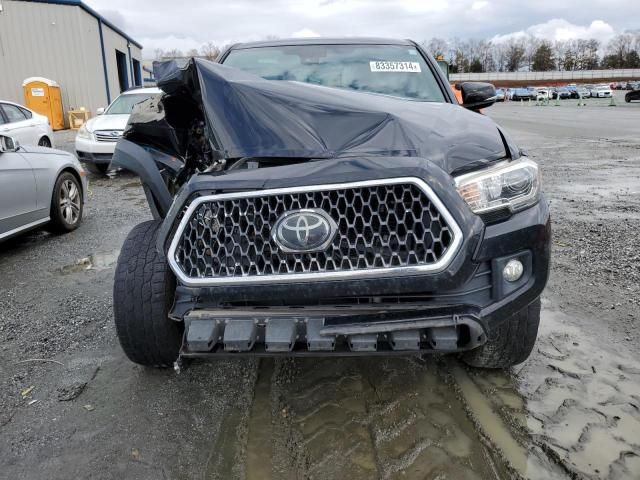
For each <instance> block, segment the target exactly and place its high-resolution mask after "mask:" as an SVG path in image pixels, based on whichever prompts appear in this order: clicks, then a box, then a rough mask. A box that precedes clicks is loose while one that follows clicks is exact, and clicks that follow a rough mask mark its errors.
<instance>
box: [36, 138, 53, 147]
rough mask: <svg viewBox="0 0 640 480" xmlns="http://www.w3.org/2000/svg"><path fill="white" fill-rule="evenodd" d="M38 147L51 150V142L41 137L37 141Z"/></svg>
mask: <svg viewBox="0 0 640 480" xmlns="http://www.w3.org/2000/svg"><path fill="white" fill-rule="evenodd" d="M38 146H39V147H47V148H51V140H49V138H48V137H42V138H41V139H40V140H39V141H38Z"/></svg>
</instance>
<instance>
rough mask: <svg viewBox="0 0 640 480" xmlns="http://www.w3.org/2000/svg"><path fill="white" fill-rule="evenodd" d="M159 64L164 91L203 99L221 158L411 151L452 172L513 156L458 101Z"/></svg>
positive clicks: (211, 66) (197, 64)
mask: <svg viewBox="0 0 640 480" xmlns="http://www.w3.org/2000/svg"><path fill="white" fill-rule="evenodd" d="M154 70H155V74H156V77H157V78H158V86H159V87H160V88H161V89H162V90H163V91H164V92H165V93H167V94H169V95H184V94H185V92H186V93H187V94H188V95H190V96H191V97H192V99H193V100H195V101H196V102H197V103H199V104H201V105H202V109H203V112H204V115H205V119H206V122H207V125H208V128H209V132H210V137H211V139H212V141H213V144H214V148H215V150H216V151H215V154H216V156H219V158H240V157H281V158H284V157H289V158H314V159H321V158H338V157H350V156H363V155H366V156H385V157H393V156H408V157H423V158H427V159H429V160H431V161H432V162H434V163H436V164H438V165H439V166H440V167H441V168H443V170H445V171H447V172H452V171H455V170H458V169H460V168H464V167H465V166H466V165H468V164H470V163H473V164H476V163H477V162H491V161H494V160H496V159H498V158H503V157H505V156H507V153H506V152H505V143H504V142H503V139H502V137H501V135H500V132H499V130H498V127H497V126H496V125H495V123H493V121H492V120H491V119H489V118H487V117H485V116H483V115H479V114H477V113H474V112H471V111H468V110H466V109H464V108H462V107H460V106H458V105H453V104H449V103H432V102H423V101H414V100H407V99H402V98H397V97H391V96H386V95H379V94H373V93H365V92H358V91H354V90H348V89H340V88H331V87H323V86H318V85H312V84H307V83H300V82H288V81H274V80H265V79H263V78H261V77H258V76H255V75H252V74H250V73H247V72H244V71H242V70H239V69H235V68H231V67H226V66H224V65H221V64H217V63H213V62H210V61H207V60H202V59H192V60H190V61H189V62H188V63H187V64H186V65H184V66H183V67H179V66H178V65H177V64H176V62H175V61H168V62H159V63H155V64H154ZM174 108H175V107H174ZM511 150H512V151H511V154H512V155H513V153H514V149H511Z"/></svg>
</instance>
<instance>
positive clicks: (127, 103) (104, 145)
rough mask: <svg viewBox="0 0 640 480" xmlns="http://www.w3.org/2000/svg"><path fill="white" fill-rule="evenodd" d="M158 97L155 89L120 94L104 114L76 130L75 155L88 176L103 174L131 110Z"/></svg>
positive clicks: (138, 89)
mask: <svg viewBox="0 0 640 480" xmlns="http://www.w3.org/2000/svg"><path fill="white" fill-rule="evenodd" d="M161 93H162V91H161V90H160V89H159V88H136V89H134V90H129V91H127V92H123V93H122V94H120V96H118V98H116V99H115V100H114V101H113V102H112V103H111V105H109V106H108V107H107V108H106V110H105V109H98V112H97V113H98V116H96V117H93V118H92V119H90V120H89V121H88V122H87V123H85V124H84V125H83V126H82V127H81V128H80V130H78V134H77V135H76V153H77V155H78V158H79V159H80V160H81V161H82V162H84V164H85V165H86V166H87V169H88V170H89V171H90V172H92V173H96V174H105V173H107V171H108V170H109V165H110V164H111V157H113V151H114V150H115V148H116V143H117V142H118V140H119V139H120V137H122V132H123V131H124V128H125V127H126V126H127V122H128V121H129V115H130V114H131V110H132V109H133V106H134V105H135V104H136V103H140V102H142V101H144V100H147V99H148V98H150V97H153V96H156V95H159V94H161Z"/></svg>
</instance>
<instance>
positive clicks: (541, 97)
mask: <svg viewBox="0 0 640 480" xmlns="http://www.w3.org/2000/svg"><path fill="white" fill-rule="evenodd" d="M536 92H537V95H536V101H538V102H544V101H545V100H549V90H548V89H546V88H537V89H536Z"/></svg>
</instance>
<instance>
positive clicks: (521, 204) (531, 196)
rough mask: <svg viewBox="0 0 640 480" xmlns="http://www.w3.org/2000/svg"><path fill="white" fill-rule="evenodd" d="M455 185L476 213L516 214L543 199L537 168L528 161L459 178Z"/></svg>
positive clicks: (503, 165) (500, 166) (499, 166)
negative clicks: (507, 210) (505, 212)
mask: <svg viewBox="0 0 640 480" xmlns="http://www.w3.org/2000/svg"><path fill="white" fill-rule="evenodd" d="M455 181H456V187H457V189H458V192H459V193H460V195H461V196H462V198H463V199H464V200H465V202H467V203H468V204H469V207H471V210H473V212H474V213H484V212H488V211H491V210H497V209H499V208H505V207H506V208H509V209H510V210H511V211H512V212H515V211H518V210H522V209H523V208H527V207H530V206H531V205H534V204H535V203H536V202H537V201H538V197H539V196H540V176H539V173H538V164H537V163H536V162H534V161H533V160H529V159H528V158H523V159H521V160H515V161H513V162H501V163H500V164H498V165H495V166H493V167H489V168H486V169H484V170H480V171H478V172H472V173H467V174H464V175H460V176H459V177H456V179H455Z"/></svg>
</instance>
